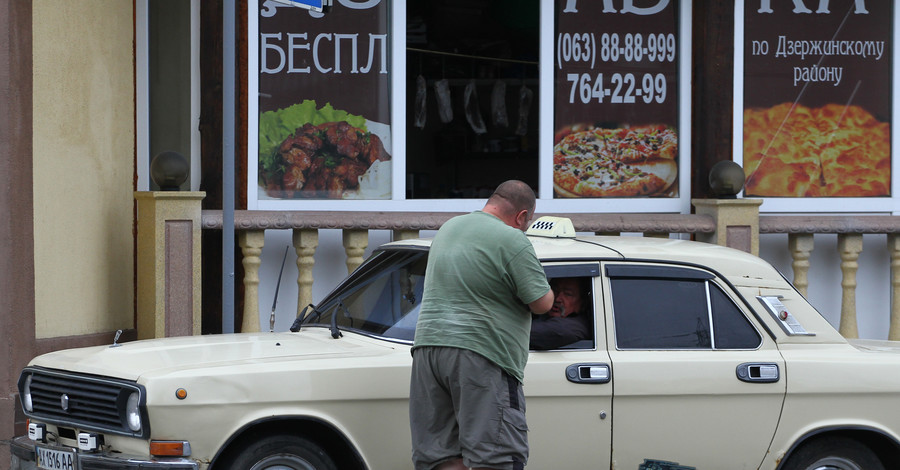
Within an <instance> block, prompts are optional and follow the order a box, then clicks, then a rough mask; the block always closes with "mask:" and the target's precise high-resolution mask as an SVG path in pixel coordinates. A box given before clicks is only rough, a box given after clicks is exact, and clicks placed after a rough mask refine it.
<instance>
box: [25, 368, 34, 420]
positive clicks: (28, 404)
mask: <svg viewBox="0 0 900 470" xmlns="http://www.w3.org/2000/svg"><path fill="white" fill-rule="evenodd" d="M22 406H24V407H25V411H29V412H31V411H34V402H33V401H31V374H28V377H26V378H25V386H24V387H22Z"/></svg>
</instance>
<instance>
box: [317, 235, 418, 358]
mask: <svg viewBox="0 0 900 470" xmlns="http://www.w3.org/2000/svg"><path fill="white" fill-rule="evenodd" d="M427 261H428V252H427V251H425V250H424V249H400V250H398V249H391V250H383V251H378V252H376V253H375V254H373V255H372V256H371V257H370V258H369V259H368V260H366V262H365V263H363V264H362V266H360V267H359V269H357V270H356V271H354V273H353V275H351V276H350V277H349V278H348V279H347V280H346V281H345V282H343V283H342V284H341V285H340V286H338V288H337V289H335V290H334V292H332V293H331V294H329V295H328V297H326V298H325V299H324V300H323V301H322V302H321V303H320V304H319V305H318V306H317V307H316V309H315V310H314V311H313V312H307V314H306V317H305V320H304V322H303V324H304V326H306V325H318V326H329V327H331V326H332V321H334V322H335V323H336V326H337V327H338V328H340V329H341V330H343V331H348V330H349V331H356V332H359V333H363V334H369V335H373V336H378V337H382V338H386V339H392V340H398V341H403V342H411V341H412V340H413V336H414V335H415V331H416V320H417V319H418V317H419V304H420V302H421V301H422V286H423V284H424V283H425V265H426V263H427Z"/></svg>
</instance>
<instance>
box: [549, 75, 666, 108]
mask: <svg viewBox="0 0 900 470" xmlns="http://www.w3.org/2000/svg"><path fill="white" fill-rule="evenodd" d="M638 80H640V83H638ZM566 81H568V82H569V83H571V85H572V86H571V88H570V90H569V103H570V104H574V103H576V102H579V101H580V102H581V103H583V104H589V103H592V102H597V103H603V102H604V100H606V99H607V98H608V102H609V103H613V104H619V103H622V104H630V103H637V102H638V101H637V100H638V99H640V100H642V101H643V102H644V103H646V104H650V103H653V102H656V103H659V104H662V103H664V102H665V101H666V76H665V75H663V74H661V73H658V74H655V75H654V74H651V73H645V74H643V76H637V75H635V74H633V73H614V74H612V75H611V76H610V77H609V82H608V83H607V82H606V81H605V78H604V75H603V74H602V73H598V74H596V75H591V74H589V73H582V74H578V73H570V74H566Z"/></svg>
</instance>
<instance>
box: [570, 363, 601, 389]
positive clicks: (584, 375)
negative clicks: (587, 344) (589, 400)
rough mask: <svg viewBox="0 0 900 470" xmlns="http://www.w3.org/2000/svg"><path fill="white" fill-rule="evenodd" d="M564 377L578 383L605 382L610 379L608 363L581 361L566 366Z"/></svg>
mask: <svg viewBox="0 0 900 470" xmlns="http://www.w3.org/2000/svg"><path fill="white" fill-rule="evenodd" d="M566 378H567V379H569V382H574V383H578V384H605V383H607V382H609V381H610V380H611V379H612V374H611V373H610V368H609V364H605V363H583V364H572V365H570V366H569V367H566Z"/></svg>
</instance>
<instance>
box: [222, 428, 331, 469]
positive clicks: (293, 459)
mask: <svg viewBox="0 0 900 470" xmlns="http://www.w3.org/2000/svg"><path fill="white" fill-rule="evenodd" d="M225 468H226V469H228V470H266V469H268V470H337V467H336V466H335V465H334V462H333V461H332V460H331V458H330V457H329V456H328V454H326V453H325V450H324V449H322V447H320V446H319V445H318V444H316V443H314V442H312V441H310V440H308V439H304V438H302V437H297V436H291V435H284V434H276V435H272V436H267V437H264V438H262V439H259V440H256V441H253V442H252V443H250V444H248V445H247V446H245V447H244V448H242V449H241V450H240V451H238V452H237V453H236V455H234V459H233V461H231V462H226V463H225Z"/></svg>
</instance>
